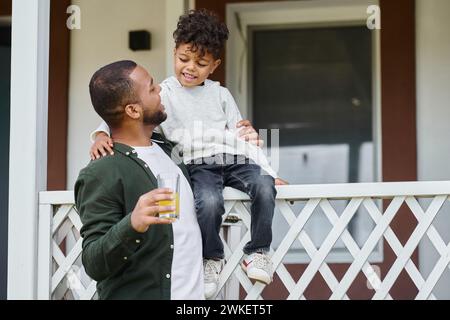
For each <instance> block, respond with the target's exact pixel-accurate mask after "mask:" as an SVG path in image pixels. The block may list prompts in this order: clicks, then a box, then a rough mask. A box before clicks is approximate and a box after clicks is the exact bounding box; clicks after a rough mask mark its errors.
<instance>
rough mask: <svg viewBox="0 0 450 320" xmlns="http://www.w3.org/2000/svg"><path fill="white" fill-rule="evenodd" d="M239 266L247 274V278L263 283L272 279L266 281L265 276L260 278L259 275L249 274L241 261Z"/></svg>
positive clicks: (268, 282) (267, 282)
mask: <svg viewBox="0 0 450 320" xmlns="http://www.w3.org/2000/svg"><path fill="white" fill-rule="evenodd" d="M241 268H242V270H244V272H245V273H246V274H247V277H248V278H249V279H252V280H256V281H259V282H262V283H264V284H270V283H271V282H272V280H270V281H267V279H265V278H261V277H258V276H254V275H249V274H248V272H247V267H246V266H245V265H244V264H243V263H241Z"/></svg>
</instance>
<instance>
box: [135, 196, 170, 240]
mask: <svg viewBox="0 0 450 320" xmlns="http://www.w3.org/2000/svg"><path fill="white" fill-rule="evenodd" d="M173 197H174V195H173V191H172V190H170V189H155V190H152V191H150V192H148V193H146V194H143V195H142V196H141V197H140V198H139V200H138V202H137V204H136V207H135V208H134V210H133V212H132V213H131V226H132V227H133V229H134V230H136V231H137V232H140V233H144V232H146V231H147V230H148V228H149V227H150V226H151V225H152V224H171V223H172V220H169V219H161V218H159V217H157V215H158V214H159V213H160V212H168V211H174V210H175V206H160V205H159V203H158V202H159V201H162V200H173Z"/></svg>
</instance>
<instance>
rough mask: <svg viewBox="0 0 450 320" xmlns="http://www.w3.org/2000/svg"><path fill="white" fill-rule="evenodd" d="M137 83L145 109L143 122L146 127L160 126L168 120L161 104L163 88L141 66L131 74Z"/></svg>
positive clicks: (138, 93)
mask: <svg viewBox="0 0 450 320" xmlns="http://www.w3.org/2000/svg"><path fill="white" fill-rule="evenodd" d="M130 78H131V79H132V80H133V81H134V83H135V89H136V93H137V95H138V97H139V99H140V105H141V106H142V109H143V113H144V114H143V121H144V124H146V125H155V126H158V125H159V124H161V123H162V122H164V121H165V120H166V119H167V114H166V112H165V111H164V106H163V105H162V104H161V97H160V95H159V93H160V92H161V87H160V86H159V85H158V84H156V83H155V82H154V80H153V78H152V77H151V76H150V74H149V73H148V72H147V70H145V69H144V68H143V67H141V66H137V67H136V69H134V71H133V72H132V73H131V74H130Z"/></svg>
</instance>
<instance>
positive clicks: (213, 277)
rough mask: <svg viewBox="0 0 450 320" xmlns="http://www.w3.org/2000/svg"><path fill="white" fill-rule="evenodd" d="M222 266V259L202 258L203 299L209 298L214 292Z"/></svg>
mask: <svg viewBox="0 0 450 320" xmlns="http://www.w3.org/2000/svg"><path fill="white" fill-rule="evenodd" d="M222 268H223V259H222V260H212V259H203V269H204V271H205V275H204V277H205V299H210V298H212V297H213V296H214V295H215V294H216V291H217V287H218V286H219V276H220V272H221V271H222Z"/></svg>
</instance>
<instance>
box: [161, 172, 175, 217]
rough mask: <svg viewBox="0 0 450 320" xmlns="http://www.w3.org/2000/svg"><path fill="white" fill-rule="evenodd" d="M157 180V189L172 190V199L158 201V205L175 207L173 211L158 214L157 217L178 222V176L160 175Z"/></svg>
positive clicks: (168, 173) (169, 173)
mask: <svg viewBox="0 0 450 320" xmlns="http://www.w3.org/2000/svg"><path fill="white" fill-rule="evenodd" d="M157 179H158V188H169V189H171V190H173V199H172V200H162V201H159V205H160V206H164V207H165V206H174V207H175V211H165V212H160V213H159V217H160V218H162V219H169V220H173V221H175V220H178V219H179V218H180V175H179V174H178V173H173V172H166V173H160V174H158V177H157Z"/></svg>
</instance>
